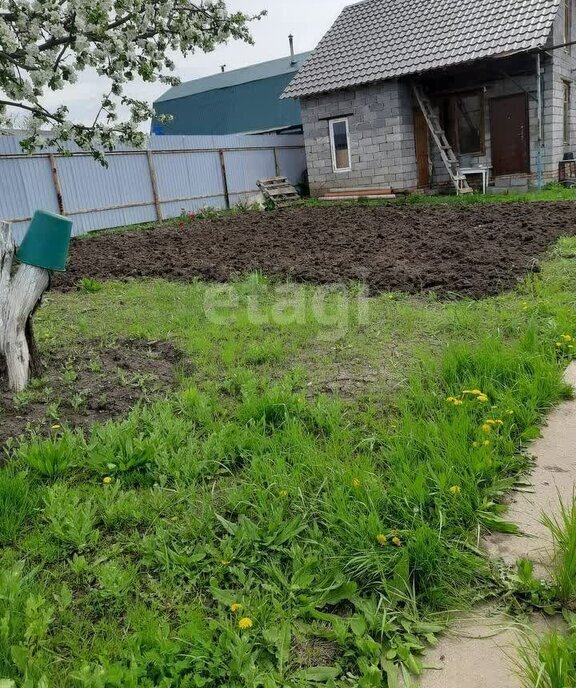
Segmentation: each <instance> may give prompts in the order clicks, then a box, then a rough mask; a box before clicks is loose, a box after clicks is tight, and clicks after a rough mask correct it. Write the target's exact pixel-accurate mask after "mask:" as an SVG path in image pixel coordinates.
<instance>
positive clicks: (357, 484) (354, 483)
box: [352, 478, 362, 490]
mask: <svg viewBox="0 0 576 688" xmlns="http://www.w3.org/2000/svg"><path fill="white" fill-rule="evenodd" d="M352 487H353V488H354V489H355V490H359V489H360V488H361V487H362V483H361V482H360V481H359V480H358V478H354V480H353V481H352Z"/></svg>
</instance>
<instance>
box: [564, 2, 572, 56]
mask: <svg viewBox="0 0 576 688" xmlns="http://www.w3.org/2000/svg"><path fill="white" fill-rule="evenodd" d="M572 2H573V0H564V41H563V42H564V43H570V41H571V40H572ZM564 49H565V50H566V52H567V53H571V52H572V47H571V46H569V45H567V46H565V48H564Z"/></svg>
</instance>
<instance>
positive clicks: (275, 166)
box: [274, 148, 280, 177]
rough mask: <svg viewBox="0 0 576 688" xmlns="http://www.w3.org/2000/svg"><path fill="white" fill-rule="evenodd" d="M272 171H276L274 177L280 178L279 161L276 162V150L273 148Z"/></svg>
mask: <svg viewBox="0 0 576 688" xmlns="http://www.w3.org/2000/svg"><path fill="white" fill-rule="evenodd" d="M274 169H275V170H276V176H277V177H279V176H280V161H279V160H278V149H277V148H274Z"/></svg>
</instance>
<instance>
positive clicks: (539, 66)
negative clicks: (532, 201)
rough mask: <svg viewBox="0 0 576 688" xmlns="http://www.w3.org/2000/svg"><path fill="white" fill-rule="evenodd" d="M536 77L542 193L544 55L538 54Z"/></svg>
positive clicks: (538, 154)
mask: <svg viewBox="0 0 576 688" xmlns="http://www.w3.org/2000/svg"><path fill="white" fill-rule="evenodd" d="M536 75H537V78H538V84H537V89H536V92H537V94H538V153H537V167H538V191H542V187H543V181H544V180H543V174H542V148H543V146H544V132H543V127H542V54H541V53H539V52H538V53H536Z"/></svg>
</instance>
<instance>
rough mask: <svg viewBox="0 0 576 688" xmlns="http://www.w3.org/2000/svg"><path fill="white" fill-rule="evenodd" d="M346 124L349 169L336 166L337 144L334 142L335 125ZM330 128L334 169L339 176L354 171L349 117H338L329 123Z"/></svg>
mask: <svg viewBox="0 0 576 688" xmlns="http://www.w3.org/2000/svg"><path fill="white" fill-rule="evenodd" d="M341 122H344V123H345V124H346V141H347V142H348V167H337V166H336V142H335V140H334V125H335V124H340V123H341ZM328 128H329V131H330V149H331V151H332V169H333V170H334V172H335V173H336V174H337V173H339V172H350V170H351V169H352V150H351V148H350V126H349V124H348V117H338V118H337V119H331V120H329V121H328Z"/></svg>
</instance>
